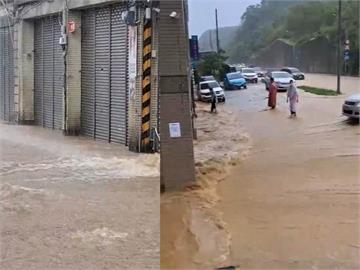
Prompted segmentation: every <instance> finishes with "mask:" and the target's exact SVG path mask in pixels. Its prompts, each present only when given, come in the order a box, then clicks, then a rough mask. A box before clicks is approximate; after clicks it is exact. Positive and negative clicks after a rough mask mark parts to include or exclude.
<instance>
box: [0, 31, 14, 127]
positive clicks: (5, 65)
mask: <svg viewBox="0 0 360 270" xmlns="http://www.w3.org/2000/svg"><path fill="white" fill-rule="evenodd" d="M12 35H13V31H12V27H1V28H0V119H1V120H5V121H14V120H15V110H14V46H13V36H12Z"/></svg>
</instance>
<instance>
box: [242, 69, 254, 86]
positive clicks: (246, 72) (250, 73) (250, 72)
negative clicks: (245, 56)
mask: <svg viewBox="0 0 360 270" xmlns="http://www.w3.org/2000/svg"><path fill="white" fill-rule="evenodd" d="M241 74H242V75H243V76H244V78H245V80H246V81H248V82H253V83H257V82H258V75H257V74H256V71H255V69H253V68H242V69H241Z"/></svg>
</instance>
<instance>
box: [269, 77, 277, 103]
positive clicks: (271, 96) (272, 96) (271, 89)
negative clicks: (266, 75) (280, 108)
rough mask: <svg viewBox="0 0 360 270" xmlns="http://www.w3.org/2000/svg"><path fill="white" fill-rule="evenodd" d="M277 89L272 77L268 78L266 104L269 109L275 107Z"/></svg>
mask: <svg viewBox="0 0 360 270" xmlns="http://www.w3.org/2000/svg"><path fill="white" fill-rule="evenodd" d="M277 91H278V89H277V86H276V84H275V82H274V78H270V87H269V99H268V106H269V107H271V109H275V108H276V96H277Z"/></svg>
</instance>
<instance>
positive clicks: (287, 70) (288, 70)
mask: <svg viewBox="0 0 360 270" xmlns="http://www.w3.org/2000/svg"><path fill="white" fill-rule="evenodd" d="M281 71H285V72H288V73H291V70H290V69H287V68H283V69H281Z"/></svg>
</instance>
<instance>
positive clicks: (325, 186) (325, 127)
mask: <svg viewBox="0 0 360 270" xmlns="http://www.w3.org/2000/svg"><path fill="white" fill-rule="evenodd" d="M334 82H335V79H334V77H333V76H326V75H325V76H324V75H313V74H311V75H310V76H307V80H306V81H305V82H302V83H303V84H307V85H313V86H319V87H327V88H331V86H332V85H335V83H334ZM343 87H344V88H343V90H342V92H344V93H345V94H346V95H348V94H351V93H354V92H356V91H358V89H359V79H358V78H344V80H343ZM266 95H267V93H266V92H265V91H264V87H263V85H261V84H258V85H252V86H250V87H249V88H248V90H247V91H240V92H239V91H236V92H230V93H228V99H227V100H228V102H227V103H228V104H227V105H225V106H227V107H228V108H231V109H232V110H233V113H232V115H235V117H236V119H237V121H238V123H240V126H241V129H239V131H238V134H249V136H248V141H247V143H245V142H244V141H238V142H233V141H231V140H229V138H231V136H230V135H228V136H227V137H224V138H223V139H222V145H229V142H230V145H232V146H233V148H235V147H237V146H238V145H245V144H248V143H249V142H251V148H248V150H249V149H251V150H250V151H239V153H244V152H246V153H247V154H246V155H243V156H242V157H241V158H239V159H238V160H237V161H236V162H233V163H232V162H230V163H229V162H228V163H223V166H222V167H221V168H222V171H221V172H222V174H219V171H216V172H215V173H214V172H213V171H211V169H210V171H208V172H207V174H206V175H205V178H207V179H212V180H210V182H211V183H215V184H214V185H211V186H212V188H213V189H212V192H211V193H210V194H215V195H216V196H215V197H214V196H211V195H208V193H207V192H203V193H202V195H204V196H202V197H201V196H200V197H199V196H189V194H191V192H186V193H181V194H176V195H174V194H172V195H169V194H167V195H166V196H163V197H162V199H161V200H162V208H161V214H162V220H161V237H162V238H161V252H162V254H161V255H162V256H161V266H162V268H163V269H171V268H173V269H214V268H215V267H220V266H230V265H233V266H237V267H238V268H239V269H359V268H360V263H359V262H360V206H359V205H360V178H359V177H360V167H359V166H360V159H359V157H360V129H359V125H358V123H357V122H352V121H348V120H347V119H346V118H344V117H343V116H341V105H342V103H343V100H344V98H345V95H342V96H338V97H320V96H314V95H311V94H307V93H304V92H302V91H301V92H300V106H299V116H298V118H297V119H289V118H288V108H287V104H286V100H285V94H282V93H279V100H278V103H279V106H278V108H277V109H276V110H274V111H267V110H264V108H266V100H265V98H266ZM224 108H225V107H224ZM233 120H234V119H233V118H229V121H227V124H226V125H224V127H223V128H222V129H223V130H226V129H227V127H226V126H227V125H233V124H234V122H232V121H233ZM225 133H226V132H225ZM250 138H251V139H250ZM200 140H201V138H200ZM207 143H208V145H210V144H211V143H210V142H207ZM220 159H221V158H220ZM234 165H235V166H234ZM208 169H209V167H208ZM203 177H204V175H202V174H200V182H203V181H204V180H203ZM214 179H216V180H214ZM205 182H206V181H205ZM205 187H206V188H207V185H205ZM206 188H205V190H208V189H206ZM200 189H201V187H200ZM203 190H204V189H203ZM200 193H201V192H200ZM209 198H216V200H211V199H209ZM207 199H208V200H210V201H211V202H212V203H211V204H207V203H205V204H204V203H201V202H204V201H206V200H207ZM199 201H200V202H199ZM201 205H203V206H204V207H201ZM179 206H181V207H179ZM194 209H195V214H194ZM209 216H210V217H216V218H214V219H211V218H209ZM199 219H203V220H205V221H202V222H201V221H199ZM215 221H216V222H215ZM204 223H205V225H204ZM194 224H201V225H200V226H201V228H204V230H201V229H198V230H196V229H194V228H193V227H194ZM206 224H207V225H206ZM209 224H213V227H211V226H210V225H209ZM214 224H215V225H214ZM163 228H165V229H164V232H163ZM166 237H168V238H169V239H166ZM163 238H164V239H163ZM170 239H172V241H171V240H170ZM204 239H205V240H204ZM199 254H200V255H201V256H200V257H199Z"/></svg>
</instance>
